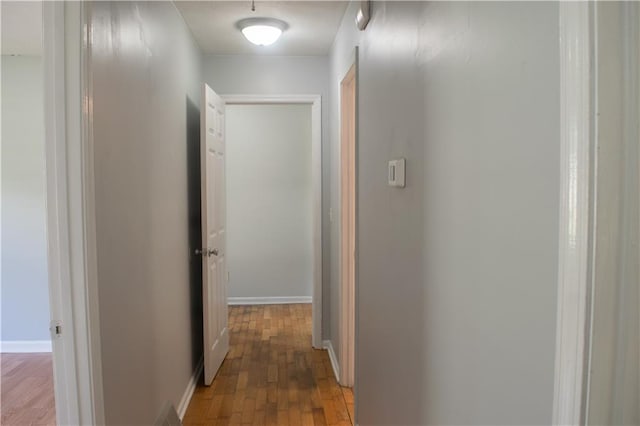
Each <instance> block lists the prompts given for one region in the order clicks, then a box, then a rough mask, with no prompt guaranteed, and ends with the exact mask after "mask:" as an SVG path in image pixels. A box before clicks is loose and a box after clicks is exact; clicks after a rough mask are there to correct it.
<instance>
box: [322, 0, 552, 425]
mask: <svg viewBox="0 0 640 426" xmlns="http://www.w3.org/2000/svg"><path fill="white" fill-rule="evenodd" d="M372 7H373V11H372V13H373V15H372V19H371V22H370V23H369V26H368V27H367V29H366V31H364V32H357V30H356V29H355V25H354V23H353V19H354V13H355V8H354V5H351V6H350V8H349V9H348V11H347V14H346V15H345V17H344V20H343V24H342V26H341V29H340V31H339V34H338V36H337V38H336V41H335V44H334V47H333V49H332V57H331V94H332V96H331V101H332V104H331V151H332V152H331V167H332V169H333V170H334V173H332V182H331V205H332V206H333V207H334V209H335V208H336V207H337V205H338V192H337V187H338V180H337V167H338V165H339V161H338V152H339V143H338V142H339V138H338V136H339V132H338V130H339V127H338V120H337V117H338V105H339V103H338V87H339V83H340V80H341V78H342V76H343V75H344V71H346V69H347V68H348V65H349V64H348V58H349V57H351V55H352V52H353V48H354V46H355V45H359V46H360V72H359V78H360V80H359V84H360V89H359V101H358V106H359V120H360V121H359V132H360V133H359V141H358V151H357V152H358V167H359V170H358V221H359V236H358V245H359V281H358V288H357V305H358V307H357V338H356V340H357V354H356V357H357V358H356V370H357V371H356V398H357V401H356V409H357V414H356V416H357V419H358V423H359V424H362V425H374V424H434V425H435V424H437V425H445V424H457V425H461V424H493V425H498V424H510V425H514V424H549V423H550V422H551V413H552V396H553V375H554V355H555V312H556V289H557V245H558V230H557V227H558V213H559V202H558V199H559V124H558V118H559V95H558V93H559V61H558V58H559V52H558V6H557V4H553V3H535V2H531V3H521V2H510V3H499V2H498V3H484V2H477V3H474V2H470V3H460V2H430V3H424V2H415V3H411V2H407V3H403V2H388V3H383V2H374V3H373V5H372ZM394 157H406V158H407V187H406V188H405V189H396V188H390V187H388V186H387V182H386V177H387V174H386V162H387V160H389V159H390V158H394ZM336 214H338V212H337V211H336ZM334 225H335V224H334ZM331 236H332V238H331V240H332V241H331V244H332V246H331V247H332V256H333V257H334V261H332V262H331V265H332V274H331V279H332V288H331V293H333V294H335V292H336V291H337V289H338V281H337V279H338V276H339V275H338V273H337V269H336V267H337V261H335V256H336V255H337V251H336V247H337V244H338V242H339V239H338V237H339V235H338V234H337V229H336V227H335V226H333V227H332V230H331ZM332 305H334V302H332ZM381 313H384V314H381ZM331 319H332V322H333V324H332V330H335V329H336V328H335V321H336V320H337V316H335V315H333V316H332V318H331ZM331 337H332V341H333V344H334V346H336V349H338V348H337V339H336V337H337V336H336V335H335V334H334V332H333V331H332V335H331Z"/></svg>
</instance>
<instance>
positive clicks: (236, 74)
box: [204, 55, 335, 339]
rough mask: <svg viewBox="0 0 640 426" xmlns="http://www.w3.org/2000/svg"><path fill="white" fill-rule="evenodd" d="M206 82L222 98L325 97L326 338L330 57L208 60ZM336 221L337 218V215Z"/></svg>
mask: <svg viewBox="0 0 640 426" xmlns="http://www.w3.org/2000/svg"><path fill="white" fill-rule="evenodd" d="M204 81H205V83H207V84H208V85H209V86H211V88H212V89H213V90H215V91H216V92H217V93H218V94H221V95H224V94H234V95H235V94H250V95H291V94H294V95H295V94H305V95H308V94H314V95H317V94H320V95H321V96H322V186H323V188H322V189H323V190H322V206H323V208H322V211H323V212H324V215H323V217H322V258H323V264H322V267H323V270H322V281H323V293H322V300H323V302H322V334H323V338H324V339H328V338H329V336H330V334H329V333H328V331H329V327H330V315H331V306H330V301H331V294H330V290H331V287H330V285H329V283H330V279H329V277H330V272H331V264H330V262H331V256H330V234H329V231H330V228H329V214H328V212H329V207H328V206H329V186H330V178H331V169H330V168H329V162H330V158H329V155H330V150H329V143H328V135H329V58H328V57H326V56H215V55H213V56H206V57H205V58H204ZM334 217H335V215H334Z"/></svg>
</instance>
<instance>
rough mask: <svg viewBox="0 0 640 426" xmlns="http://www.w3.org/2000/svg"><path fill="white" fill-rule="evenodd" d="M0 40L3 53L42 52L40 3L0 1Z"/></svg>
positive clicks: (27, 53)
mask: <svg viewBox="0 0 640 426" xmlns="http://www.w3.org/2000/svg"><path fill="white" fill-rule="evenodd" d="M0 15H2V17H1V20H2V22H1V25H2V27H1V31H0V40H2V42H1V44H0V45H1V46H2V49H1V50H2V54H3V55H41V54H42V3H41V2H39V1H2V2H0Z"/></svg>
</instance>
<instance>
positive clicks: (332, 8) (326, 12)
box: [176, 1, 348, 56]
mask: <svg viewBox="0 0 640 426" xmlns="http://www.w3.org/2000/svg"><path fill="white" fill-rule="evenodd" d="M347 4H348V2H347V1H260V2H256V11H255V12H252V11H251V1H176V6H177V7H178V10H179V11H180V12H181V13H182V16H183V17H184V20H185V21H186V22H187V25H188V26H189V28H190V29H191V32H192V33H193V35H194V37H195V39H196V41H197V42H198V44H199V45H200V48H201V49H202V50H203V51H204V52H205V53H206V54H214V55H294V56H298V55H300V56H302V55H304V56H307V55H326V54H328V53H329V49H330V48H331V45H332V44H333V39H334V38H335V35H336V32H337V31H338V27H339V26H340V21H341V20H342V16H343V15H344V12H345V9H346V7H347ZM249 17H269V18H277V19H281V20H283V21H285V22H286V23H287V24H289V28H288V29H287V30H286V31H285V32H284V33H283V34H282V36H281V37H280V40H278V41H277V42H276V43H274V44H272V45H271V46H263V47H259V46H254V45H253V44H251V43H249V42H248V41H247V40H246V39H245V38H244V36H243V35H242V33H241V32H240V30H238V29H237V28H236V26H235V25H236V22H238V21H239V20H241V19H244V18H249Z"/></svg>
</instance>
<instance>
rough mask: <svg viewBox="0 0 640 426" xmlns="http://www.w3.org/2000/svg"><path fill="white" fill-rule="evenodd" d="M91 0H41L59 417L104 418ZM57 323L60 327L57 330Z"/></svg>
mask: <svg viewBox="0 0 640 426" xmlns="http://www.w3.org/2000/svg"><path fill="white" fill-rule="evenodd" d="M90 8H91V6H90V4H89V3H85V2H77V3H75V2H47V1H43V6H42V9H43V11H42V18H43V19H42V21H43V51H44V54H43V72H44V117H45V150H46V151H45V169H46V178H47V180H46V197H47V198H46V199H47V202H46V204H47V213H46V214H47V244H48V247H47V260H48V275H49V294H50V296H49V298H50V308H51V328H52V333H51V335H52V337H51V340H52V348H53V373H54V390H55V401H56V418H57V423H58V424H60V425H67V424H70V425H72V424H95V425H102V424H104V423H105V417H104V399H103V388H102V361H101V351H100V324H99V312H98V283H97V261H96V234H95V204H94V174H93V170H94V169H93V142H92V132H91V125H92V114H93V111H92V110H91V102H90V100H91V95H92V94H91V84H90V81H91V74H90V70H89V64H90V56H91V52H90V46H89V44H88V43H89V40H90V39H89V34H90V31H91V29H90V27H89V23H90V20H89V16H90V15H89V13H90ZM56 326H59V327H60V329H61V333H59V334H57V333H56V332H55V328H56Z"/></svg>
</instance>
